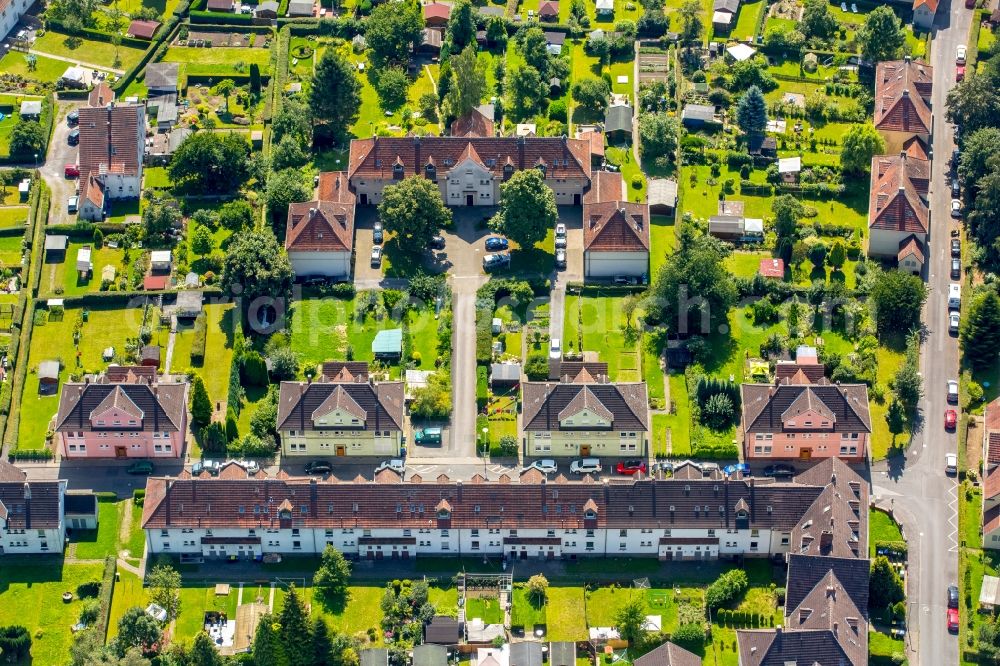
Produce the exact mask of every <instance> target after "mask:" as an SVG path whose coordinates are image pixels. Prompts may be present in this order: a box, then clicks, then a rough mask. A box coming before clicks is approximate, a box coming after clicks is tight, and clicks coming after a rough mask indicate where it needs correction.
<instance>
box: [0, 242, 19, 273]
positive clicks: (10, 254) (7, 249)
mask: <svg viewBox="0 0 1000 666" xmlns="http://www.w3.org/2000/svg"><path fill="white" fill-rule="evenodd" d="M22 240H23V238H22V236H0V266H15V267H16V266H20V265H21V256H22V255H23V254H24V251H23V244H22Z"/></svg>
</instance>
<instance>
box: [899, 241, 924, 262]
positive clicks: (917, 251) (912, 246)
mask: <svg viewBox="0 0 1000 666" xmlns="http://www.w3.org/2000/svg"><path fill="white" fill-rule="evenodd" d="M911 254H912V255H913V256H914V257H916V258H917V261H919V262H920V263H921V264H922V263H924V249H923V245H922V244H921V243H920V241H919V240H917V237H916V236H907V237H906V238H904V239H903V240H901V241H900V242H899V254H897V255H896V260H897V261H902V260H903V259H905V258H906V257H907V256H909V255H911Z"/></svg>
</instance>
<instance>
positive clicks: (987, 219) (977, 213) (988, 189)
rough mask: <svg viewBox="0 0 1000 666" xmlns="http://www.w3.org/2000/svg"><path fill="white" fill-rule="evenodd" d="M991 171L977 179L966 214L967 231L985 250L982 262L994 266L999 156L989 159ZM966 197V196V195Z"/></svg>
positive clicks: (999, 231) (999, 219) (999, 228)
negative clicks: (970, 205)
mask: <svg viewBox="0 0 1000 666" xmlns="http://www.w3.org/2000/svg"><path fill="white" fill-rule="evenodd" d="M990 165H991V169H992V171H991V172H990V173H988V174H986V175H985V176H983V177H982V178H980V179H979V180H978V181H976V187H975V202H974V203H973V205H972V210H971V212H970V213H969V214H968V215H967V216H966V223H967V227H968V229H969V232H970V233H971V234H972V235H973V236H974V237H975V238H976V240H977V241H978V242H979V244H980V245H981V246H982V247H983V249H984V250H985V251H986V256H985V257H984V260H983V263H984V264H985V265H988V266H991V267H996V266H997V263H998V262H997V259H998V254H1000V243H998V242H997V238H998V237H1000V156H994V157H993V158H991V159H990ZM967 198H968V197H967Z"/></svg>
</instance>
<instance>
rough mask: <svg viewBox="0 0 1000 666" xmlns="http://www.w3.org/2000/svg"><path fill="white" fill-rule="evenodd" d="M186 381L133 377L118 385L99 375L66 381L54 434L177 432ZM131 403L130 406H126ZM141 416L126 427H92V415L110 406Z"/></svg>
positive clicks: (184, 410)
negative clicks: (134, 422) (86, 379)
mask: <svg viewBox="0 0 1000 666" xmlns="http://www.w3.org/2000/svg"><path fill="white" fill-rule="evenodd" d="M187 386H188V385H187V381H186V380H185V381H180V380H178V379H175V378H173V377H161V378H158V379H157V378H153V379H149V378H144V377H141V376H137V375H132V376H131V378H128V379H126V380H125V381H121V382H113V381H111V380H110V379H109V378H108V376H107V375H101V376H98V377H95V378H93V379H92V380H89V379H88V381H87V382H67V383H66V384H64V385H63V390H62V395H60V396H59V410H58V411H57V412H56V427H55V430H56V432H69V431H82V432H103V431H112V430H115V431H122V430H128V431H134V430H142V431H145V432H154V431H158V432H180V430H181V428H182V427H183V426H184V418H185V416H186V413H187ZM128 403H131V406H130V405H129V404H128ZM112 404H113V405H115V406H117V407H118V408H119V409H123V410H125V411H128V412H129V413H134V414H136V415H141V417H138V418H137V420H139V421H140V423H138V424H136V425H133V426H128V425H119V426H93V425H91V418H92V415H95V414H99V413H100V411H103V410H104V409H107V408H108V406H110V405H112Z"/></svg>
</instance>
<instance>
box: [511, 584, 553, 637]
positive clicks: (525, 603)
mask: <svg viewBox="0 0 1000 666" xmlns="http://www.w3.org/2000/svg"><path fill="white" fill-rule="evenodd" d="M545 616H546V604H545V601H544V600H541V601H539V599H538V598H537V597H536V596H534V595H531V594H529V593H528V591H527V590H526V589H524V588H515V589H514V599H513V603H512V608H511V616H510V623H511V626H514V627H524V629H525V632H526V633H527V632H530V631H531V630H532V628H533V627H534V626H535V625H536V624H545V623H546V617H545Z"/></svg>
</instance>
